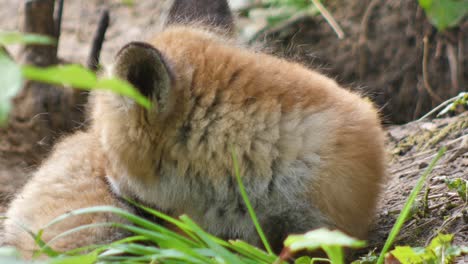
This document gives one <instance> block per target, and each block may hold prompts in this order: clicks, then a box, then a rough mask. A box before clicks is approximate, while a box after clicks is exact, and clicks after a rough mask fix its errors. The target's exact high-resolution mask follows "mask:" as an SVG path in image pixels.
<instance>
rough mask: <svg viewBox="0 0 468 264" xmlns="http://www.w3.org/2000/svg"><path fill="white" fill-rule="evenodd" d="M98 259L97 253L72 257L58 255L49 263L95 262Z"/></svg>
mask: <svg viewBox="0 0 468 264" xmlns="http://www.w3.org/2000/svg"><path fill="white" fill-rule="evenodd" d="M96 261H97V254H96V253H95V252H91V253H89V254H85V255H80V256H71V257H57V258H54V259H52V260H50V261H49V264H93V263H96Z"/></svg>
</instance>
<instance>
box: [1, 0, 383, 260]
mask: <svg viewBox="0 0 468 264" xmlns="http://www.w3.org/2000/svg"><path fill="white" fill-rule="evenodd" d="M178 2H179V3H183V4H184V5H185V6H187V5H190V4H191V5H201V4H203V3H204V2H206V1H176V2H175V3H174V6H173V9H172V11H174V10H177V8H179V9H180V7H181V5H179V6H178V4H177V3H178ZM185 2H190V3H185ZM208 2H210V1H208ZM213 2H219V5H221V6H222V8H221V9H220V10H222V11H223V10H224V11H223V12H225V13H226V14H227V15H229V12H228V11H229V10H228V9H227V11H226V8H227V4H225V1H213ZM223 6H224V7H223ZM182 9H183V8H182ZM194 10H195V11H194V12H195V13H194V15H197V12H199V14H198V16H202V15H204V14H203V11H200V10H203V9H200V10H199V11H196V10H197V9H194ZM179 12H180V11H179ZM205 12H211V11H210V10H208V11H205ZM223 12H221V13H223ZM218 13H219V12H218ZM190 14H191V13H190ZM226 14H224V15H223V14H216V13H215V14H214V15H212V16H206V14H205V17H208V18H209V19H208V21H210V22H213V21H214V22H216V21H218V22H219V23H218V24H217V25H216V26H217V29H213V28H210V27H206V26H194V25H196V24H197V23H188V22H187V21H184V20H183V19H182V22H181V23H175V22H171V18H170V19H169V21H170V22H169V23H168V25H167V27H166V29H165V30H163V31H162V32H161V33H160V34H158V35H157V36H156V37H155V38H154V39H152V40H151V41H150V42H148V43H140V42H132V43H129V44H128V45H126V46H125V47H123V48H122V50H121V51H120V52H119V53H118V54H117V56H116V61H115V63H114V65H113V66H112V67H111V70H110V72H111V74H112V75H113V76H117V77H120V78H124V79H126V80H128V81H129V82H131V83H132V84H133V85H134V86H135V87H136V88H138V89H139V90H140V92H141V93H142V94H144V95H145V96H147V97H148V98H149V99H151V100H152V102H153V105H154V107H153V108H152V109H150V110H148V109H144V108H143V107H141V106H139V105H137V104H136V103H135V102H134V101H132V100H131V99H128V98H125V97H122V96H120V95H117V94H113V93H111V92H106V91H95V92H93V93H92V95H91V98H90V104H91V107H92V113H91V117H92V124H91V127H90V128H89V129H88V130H87V131H85V132H77V133H76V134H75V135H72V136H70V137H68V138H65V139H64V140H63V141H62V142H61V143H59V144H58V145H57V146H56V148H55V150H54V151H53V153H52V154H51V156H50V157H49V158H48V159H47V160H46V161H45V162H44V164H43V165H42V166H41V167H40V168H39V169H38V171H37V172H36V173H35V174H34V176H33V178H32V179H31V180H30V182H29V183H28V184H27V185H26V186H25V187H24V189H23V190H22V191H21V192H20V193H19V194H18V195H17V197H16V198H15V199H14V201H13V202H12V204H11V206H10V208H9V210H8V213H7V216H8V220H5V223H4V227H5V231H4V238H3V240H4V243H6V244H8V245H13V246H16V247H18V248H19V249H20V250H21V251H22V252H23V253H24V254H25V255H27V254H29V253H30V252H31V251H32V250H34V249H35V248H36V246H35V243H34V241H33V239H32V238H31V237H30V236H29V234H27V233H26V232H24V231H23V230H22V229H21V228H20V227H18V225H17V224H16V222H20V223H22V224H23V225H24V226H26V227H28V228H30V229H31V230H33V231H37V230H38V229H40V228H42V227H44V226H45V225H46V224H47V223H48V222H49V221H51V220H52V219H54V218H55V217H57V216H59V215H61V214H64V213H67V212H69V211H71V210H74V209H79V208H83V207H89V206H95V205H112V206H116V207H120V208H123V209H126V210H129V211H134V209H133V208H132V207H131V206H128V204H126V203H124V202H121V199H119V197H129V198H133V199H135V200H137V201H141V202H142V203H143V204H145V205H147V206H150V207H153V208H155V209H158V210H161V211H163V212H166V213H168V214H170V215H172V216H174V217H177V216H179V215H181V214H187V215H188V216H190V217H191V218H192V219H193V220H194V221H195V222H197V223H198V224H200V225H201V226H202V227H203V228H205V229H206V230H207V231H209V232H211V233H213V234H214V235H217V236H220V237H222V238H232V239H235V238H239V239H243V240H245V241H247V242H250V243H254V244H256V245H260V240H259V238H258V235H257V233H256V232H255V228H254V226H253V224H252V221H251V219H250V217H249V215H248V212H247V210H246V207H245V205H244V202H243V200H242V198H241V196H240V193H239V189H238V186H237V183H236V180H235V174H234V166H233V159H232V158H233V157H232V154H233V153H234V155H236V157H237V159H238V160H239V170H240V174H241V177H242V181H243V183H244V185H245V187H246V190H247V194H248V196H249V198H250V200H251V202H252V205H253V207H254V209H255V211H256V213H257V215H258V218H259V221H260V223H261V225H262V227H263V228H264V230H265V233H266V235H267V238H268V239H269V240H270V241H271V243H272V244H273V245H274V247H275V248H276V250H278V249H281V243H282V240H283V239H284V238H285V237H286V236H287V235H288V234H290V233H301V232H305V231H308V230H311V229H314V228H318V227H329V228H336V229H340V230H343V231H345V232H347V233H348V234H350V235H353V236H356V237H360V238H363V237H365V235H366V232H367V229H368V227H369V224H370V222H371V220H372V216H373V214H374V211H375V207H376V202H377V199H378V195H379V192H380V190H381V185H382V183H383V180H384V176H385V157H384V156H385V155H384V133H383V131H382V128H381V125H380V120H379V115H378V112H377V111H376V109H375V108H374V106H373V105H372V104H371V103H370V102H368V101H367V100H364V99H362V98H361V97H360V96H359V95H358V94H356V93H353V92H350V91H348V90H346V89H343V88H341V87H340V86H338V85H337V83H336V82H335V81H333V80H331V79H329V78H327V77H325V76H324V75H321V74H319V73H317V72H315V71H312V70H309V69H307V68H305V67H304V66H302V65H300V64H298V63H294V62H289V61H286V60H284V59H280V58H276V57H273V56H270V55H265V54H262V53H260V52H255V51H251V50H249V49H247V48H244V47H242V46H240V45H238V44H236V42H235V40H233V38H232V37H231V36H230V35H226V34H224V35H222V34H219V28H224V29H226V30H225V31H228V32H230V31H231V30H232V28H231V27H232V24H231V23H232V19H225V17H226ZM217 15H218V16H222V17H223V19H224V20H217ZM174 17H175V16H174ZM182 18H185V19H187V18H188V19H191V20H195V19H194V18H190V17H188V15H184V16H183V17H182ZM172 19H174V20H175V18H172ZM197 19H199V17H197ZM179 21H181V19H179ZM111 221H112V222H115V221H117V222H118V221H123V220H122V219H120V218H118V217H117V216H114V215H112V214H104V213H100V214H90V215H80V216H75V217H72V218H70V219H67V220H66V221H64V222H60V223H58V224H55V225H53V226H50V227H48V228H47V229H45V230H44V234H43V237H42V238H43V239H44V240H45V241H46V242H47V241H49V240H50V239H51V238H53V237H55V236H56V235H58V234H60V233H63V232H64V231H66V230H68V229H70V228H73V227H77V226H80V225H84V224H91V223H97V222H111ZM126 235H127V234H126V233H125V232H123V231H120V230H118V229H114V228H97V227H95V228H93V229H84V230H81V231H80V232H77V233H73V234H70V235H69V236H66V237H63V238H60V239H57V240H55V241H54V242H53V243H52V244H51V246H52V247H53V248H55V249H58V250H67V249H71V248H75V247H79V246H84V245H87V244H91V243H104V242H108V241H112V240H115V239H118V238H121V237H124V236H126Z"/></svg>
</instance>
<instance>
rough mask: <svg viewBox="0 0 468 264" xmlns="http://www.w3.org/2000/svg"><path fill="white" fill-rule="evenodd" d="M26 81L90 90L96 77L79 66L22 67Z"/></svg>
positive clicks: (95, 81) (94, 83) (94, 84)
mask: <svg viewBox="0 0 468 264" xmlns="http://www.w3.org/2000/svg"><path fill="white" fill-rule="evenodd" d="M22 72H23V75H24V77H25V78H26V79H29V80H32V81H38V82H44V83H49V84H55V85H64V86H70V87H74V88H80V89H86V90H91V89H92V88H93V87H94V86H96V83H97V78H96V75H95V74H94V73H93V72H92V71H90V70H88V69H85V68H83V67H82V66H80V65H60V66H51V67H47V68H39V67H34V66H30V65H25V66H23V67H22Z"/></svg>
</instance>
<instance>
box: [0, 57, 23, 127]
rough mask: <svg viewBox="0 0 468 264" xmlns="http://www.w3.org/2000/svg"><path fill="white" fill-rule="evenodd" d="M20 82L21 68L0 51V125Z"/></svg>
mask: <svg viewBox="0 0 468 264" xmlns="http://www.w3.org/2000/svg"><path fill="white" fill-rule="evenodd" d="M22 82H23V80H22V77H21V68H20V67H19V66H18V65H17V64H16V63H15V62H14V61H12V60H11V59H10V58H8V57H7V55H6V54H5V53H3V52H2V51H0V84H2V91H1V92H0V125H1V124H4V123H5V122H6V120H7V118H8V113H9V112H10V109H11V100H12V98H13V97H14V96H15V95H16V94H17V93H18V92H19V91H20V90H21V87H22Z"/></svg>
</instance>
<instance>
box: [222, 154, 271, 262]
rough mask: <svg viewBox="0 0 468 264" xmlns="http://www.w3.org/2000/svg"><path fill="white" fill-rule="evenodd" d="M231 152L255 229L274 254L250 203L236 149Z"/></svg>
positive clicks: (266, 246) (240, 188) (269, 251)
mask: <svg viewBox="0 0 468 264" xmlns="http://www.w3.org/2000/svg"><path fill="white" fill-rule="evenodd" d="M231 152H232V162H233V165H234V173H235V175H236V179H237V184H238V185H239V191H240V193H241V196H242V199H243V200H244V202H245V205H246V206H247V210H248V211H249V215H250V218H252V222H253V223H254V225H255V229H257V233H258V235H259V236H260V239H261V240H262V243H263V246H264V247H265V249H266V251H267V252H268V254H270V255H273V254H274V253H273V250H271V247H270V244H269V243H268V240H267V238H266V236H265V233H263V230H262V227H261V226H260V223H259V222H258V219H257V215H256V214H255V211H254V209H253V207H252V204H251V203H250V200H249V197H248V196H247V192H246V191H245V187H244V184H243V183H242V179H241V177H240V171H239V164H238V162H237V155H236V153H235V151H234V149H231Z"/></svg>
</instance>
